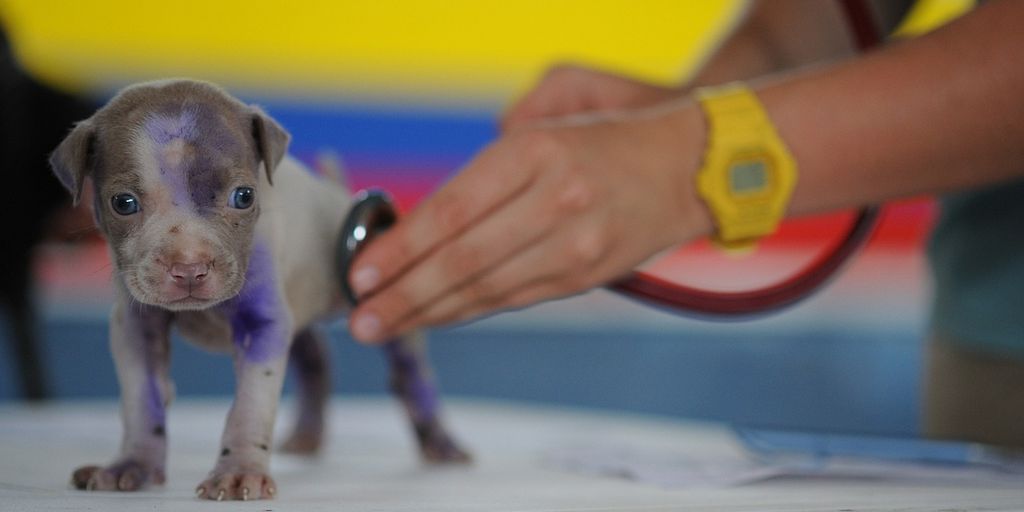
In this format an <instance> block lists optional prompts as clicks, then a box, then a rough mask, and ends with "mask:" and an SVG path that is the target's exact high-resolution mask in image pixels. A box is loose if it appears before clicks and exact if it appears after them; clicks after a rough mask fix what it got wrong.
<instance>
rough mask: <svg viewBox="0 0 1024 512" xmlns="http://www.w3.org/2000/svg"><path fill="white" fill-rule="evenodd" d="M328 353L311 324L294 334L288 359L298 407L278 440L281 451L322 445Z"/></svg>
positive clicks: (308, 451) (308, 452)
mask: <svg viewBox="0 0 1024 512" xmlns="http://www.w3.org/2000/svg"><path fill="white" fill-rule="evenodd" d="M328 356H329V353H328V349H327V343H326V341H325V340H324V337H323V334H322V333H321V332H320V331H319V330H317V329H316V328H315V327H307V328H305V329H303V330H302V331H299V333H298V334H296V335H295V341H293V342H292V346H291V349H290V359H289V360H290V363H291V367H292V369H293V370H294V371H295V377H296V384H297V386H298V390H297V394H298V409H299V410H298V414H297V415H296V420H295V426H294V427H293V428H292V433H291V434H290V435H289V436H288V438H287V439H286V440H285V442H284V443H282V444H281V447H280V449H281V451H284V452H286V453H293V454H297V455H314V454H316V453H317V452H319V451H320V447H321V446H322V445H323V433H324V430H325V428H324V426H325V416H324V415H325V411H326V407H327V400H328V399H329V398H330V396H331V375H330V361H329V357H328Z"/></svg>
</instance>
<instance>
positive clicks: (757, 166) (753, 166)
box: [729, 158, 769, 196]
mask: <svg viewBox="0 0 1024 512" xmlns="http://www.w3.org/2000/svg"><path fill="white" fill-rule="evenodd" d="M768 172H769V170H768V161H767V160H765V159H763V158H762V159H757V160H742V161H739V162H734V163H733V164H731V165H730V166H729V191H730V192H732V193H733V194H735V195H738V196H749V195H752V194H757V193H759V192H763V191H764V190H765V189H766V188H767V187H768Z"/></svg>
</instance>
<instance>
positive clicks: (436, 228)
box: [349, 144, 541, 297]
mask: <svg viewBox="0 0 1024 512" xmlns="http://www.w3.org/2000/svg"><path fill="white" fill-rule="evenodd" d="M534 146H537V145H536V144H533V145H531V144H519V145H518V147H521V148H522V151H520V152H512V153H511V154H510V152H509V151H508V150H507V149H505V148H504V147H502V146H499V145H496V146H491V147H489V148H487V149H485V150H484V151H483V152H482V153H481V154H480V155H479V156H478V157H477V158H476V159H475V160H474V161H473V162H471V163H470V164H469V165H468V166H467V167H466V168H465V169H464V170H463V171H462V172H461V173H459V174H458V175H457V176H456V177H455V178H453V179H452V180H451V181H450V182H449V183H447V184H446V185H445V186H443V187H442V188H441V189H440V190H439V191H438V192H437V193H435V194H434V195H433V196H432V197H430V198H429V199H427V200H426V201H424V203H423V204H421V205H420V206H419V207H418V208H417V209H416V210H415V211H414V212H413V213H411V214H410V215H409V216H408V217H407V218H405V219H403V220H402V221H401V222H399V223H398V224H396V225H395V227H394V228H392V229H391V230H390V231H388V232H385V233H383V234H382V235H380V236H379V237H378V238H377V239H375V240H374V241H373V242H372V243H370V244H369V245H368V246H367V247H366V248H365V250H363V251H362V253H361V254H360V255H359V256H358V257H357V258H356V260H355V262H354V264H353V266H352V273H351V274H350V276H349V278H350V282H351V283H352V286H353V288H354V289H355V292H356V294H357V295H359V296H360V297H364V296H367V295H370V294H372V293H374V292H375V291H376V290H378V289H380V288H381V287H383V286H386V285H388V284H389V283H390V282H391V281H393V280H394V279H395V278H396V277H398V276H399V275H401V274H402V273H403V272H405V271H406V269H408V268H409V267H410V266H411V265H413V264H414V263H415V262H418V261H420V260H423V259H424V258H425V257H427V256H428V255H429V254H430V252H431V251H433V250H434V248H435V247H437V246H438V244H441V243H443V242H445V241H447V240H449V239H451V238H453V237H455V236H457V235H459V234H460V233H462V232H464V231H465V230H466V229H468V228H469V227H470V226H472V225H474V224H475V223H477V222H478V221H479V220H480V219H481V218H483V217H486V216H487V215H489V214H490V213H491V212H493V211H494V210H496V209H498V208H501V207H502V206H503V205H504V204H506V203H507V202H509V201H510V200H511V199H513V198H514V197H516V196H517V195H519V194H521V193H522V192H523V190H524V189H525V188H526V187H527V186H528V185H529V184H530V182H531V180H532V179H533V169H532V164H531V162H532V161H536V160H537V157H534V156H533V155H532V153H534V152H538V153H539V152H540V151H541V150H540V149H536V150H534V149H531V148H533V147H534Z"/></svg>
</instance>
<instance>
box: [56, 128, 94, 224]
mask: <svg viewBox="0 0 1024 512" xmlns="http://www.w3.org/2000/svg"><path fill="white" fill-rule="evenodd" d="M95 145H96V129H95V127H94V126H93V124H92V122H91V121H89V120H88V119H86V120H85V121H81V122H79V123H78V124H76V125H75V128H74V129H73V130H71V133H69V134H68V136H67V137H65V138H64V140H63V141H62V142H61V143H60V145H59V146H57V149H56V150H54V152H53V153H52V154H51V155H50V167H51V168H52V169H53V173H54V174H55V175H56V176H57V179H58V180H60V183H61V184H62V185H64V188H66V189H68V192H70V193H71V197H72V200H73V201H74V204H76V205H77V204H78V200H79V199H81V197H82V185H83V183H84V182H85V177H86V176H87V175H88V174H89V173H91V172H92V166H93V163H94V162H93V160H94V158H93V153H94V150H95Z"/></svg>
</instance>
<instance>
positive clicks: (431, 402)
mask: <svg viewBox="0 0 1024 512" xmlns="http://www.w3.org/2000/svg"><path fill="white" fill-rule="evenodd" d="M287 142H288V136H287V134H286V133H285V132H284V131H283V129H282V128H280V127H279V126H277V124H276V123H275V122H274V121H273V120H272V119H270V118H269V117H268V116H266V114H264V113H263V112H262V111H260V110H259V109H257V108H255V107H251V106H248V105H244V104H242V103H240V102H238V101H237V100H235V99H233V98H231V97H230V96H228V95H227V94H226V93H225V92H223V91H221V90H220V89H218V88H216V87H214V86H212V85H210V84H204V83H199V82H190V81H173V82H153V83H146V84H140V85H136V86H132V87H129V88H127V89H126V90H124V91H122V92H121V93H119V94H118V95H117V96H116V97H115V98H114V99H112V100H111V102H110V103H109V104H108V105H107V106H105V107H103V108H102V109H100V111H98V112H97V113H96V114H95V115H94V116H93V117H91V118H90V119H88V120H86V121H83V122H81V123H79V124H78V125H77V126H76V127H75V129H74V130H73V131H72V132H71V134H70V135H69V136H68V137H67V138H66V139H65V141H64V142H62V143H61V145H60V146H59V147H58V149H57V150H56V151H55V152H54V155H53V157H52V159H51V163H52V164H53V167H54V171H55V173H56V174H57V177H58V178H59V179H60V180H61V182H62V183H63V184H64V185H65V186H66V187H67V188H68V189H69V190H70V191H71V192H72V194H74V195H75V197H76V198H77V197H78V195H79V194H80V192H81V189H82V186H83V182H84V180H85V179H86V178H91V180H92V183H93V187H94V192H95V193H94V196H95V197H96V198H97V199H96V202H95V204H94V213H95V216H96V220H97V223H98V224H99V226H100V230H101V231H102V232H103V234H104V235H105V236H106V238H107V241H108V244H109V247H110V252H111V254H112V256H113V260H114V264H115V268H116V272H115V274H114V282H115V286H116V290H117V293H116V303H115V307H114V311H113V314H112V315H111V322H110V325H111V328H110V342H111V343H110V344H111V351H112V353H113V356H114V361H115V364H116V367H117V373H118V381H119V383H120V387H121V403H122V420H123V424H124V437H123V442H122V447H121V451H120V453H119V455H118V456H117V457H116V458H115V459H114V461H113V462H112V463H110V464H108V465H105V466H95V465H90V466H84V467H81V468H79V469H77V470H76V471H75V472H74V473H73V475H72V483H73V485H74V486H75V487H77V488H79V489H86V490H110V491H113V490H117V491H134V490H138V489H142V488H145V487H146V486H147V485H150V484H161V483H163V482H164V479H165V465H166V458H167V431H166V416H167V407H168V405H169V404H170V402H171V400H172V398H173V385H172V383H171V381H170V378H169V375H168V368H167V365H168V353H169V332H170V329H171V327H172V325H173V326H174V327H176V328H177V330H178V331H179V332H180V333H181V334H182V336H183V337H185V338H186V339H187V340H189V341H191V342H193V343H195V344H197V345H200V346H202V347H204V348H207V349H210V350H212V351H216V352H222V353H227V354H230V355H231V357H232V359H233V361H234V369H235V376H236V390H235V400H234V402H233V403H232V406H231V410H230V411H229V413H228V417H227V421H226V424H225V426H224V431H223V434H222V436H221V445H220V449H219V451H218V454H217V457H216V463H215V464H214V467H213V469H212V470H211V471H210V473H209V474H208V475H207V477H206V478H205V479H204V480H202V481H201V482H200V484H199V486H198V487H197V488H196V494H197V496H199V497H200V498H205V499H212V500H218V501H220V500H225V499H240V500H248V499H258V498H263V499H266V498H272V497H274V496H275V495H276V493H277V488H276V485H275V483H274V480H273V478H271V476H270V474H269V461H270V447H271V446H272V441H273V433H274V420H275V418H276V416H277V406H278V400H279V397H280V394H281V388H282V385H283V382H284V378H285V371H286V368H287V365H288V362H289V358H290V357H291V358H293V362H294V366H293V367H294V368H295V369H296V370H297V371H298V372H299V376H298V380H299V382H300V386H299V391H300V400H299V403H300V412H299V420H298V422H297V424H296V427H295V429H294V431H293V433H292V435H291V437H290V438H289V439H288V440H287V441H286V442H285V444H284V446H285V448H287V449H289V450H290V451H293V452H296V453H305V454H312V453H315V452H316V451H317V450H318V449H319V448H320V446H321V442H322V433H323V430H324V423H323V421H324V416H325V415H324V407H325V405H326V402H327V398H328V396H329V382H330V381H329V377H328V376H327V364H326V363H327V361H326V360H325V359H324V357H323V356H324V353H325V351H324V350H323V346H322V345H323V343H322V342H320V341H319V340H318V339H317V338H316V334H315V332H314V329H315V327H314V325H313V324H315V323H316V322H317V321H318V320H321V319H323V318H327V317H330V316H334V315H338V314H342V313H344V312H345V311H346V309H347V306H346V305H345V303H344V302H343V300H342V298H341V297H342V296H341V291H340V287H339V286H338V285H337V284H336V283H337V282H338V280H337V279H336V276H335V271H334V268H333V264H334V261H335V258H334V239H335V237H336V236H337V233H338V231H339V230H340V228H341V222H342V219H343V217H344V213H345V211H346V210H347V209H348V208H349V206H350V203H351V200H350V198H349V196H348V194H347V192H346V191H345V190H344V189H343V188H341V187H339V186H331V185H330V184H328V183H324V182H321V181H318V180H316V179H315V178H313V177H312V175H311V173H309V172H308V171H307V170H305V169H303V168H301V167H300V166H299V164H298V163H297V162H296V161H294V160H292V159H290V158H286V157H285V155H284V153H285V149H286V146H287ZM272 176H276V177H275V178H273V179H274V180H275V182H276V185H274V186H273V187H272V186H271V185H272V183H271V180H272ZM239 187H251V188H253V189H254V191H255V192H254V193H255V196H254V197H255V199H254V201H253V203H252V204H251V205H247V206H244V207H243V206H238V205H237V203H235V202H233V201H234V200H233V199H232V198H233V197H234V196H233V191H236V190H237V189H238V188H239ZM127 193H130V194H132V195H133V197H135V198H136V199H137V202H138V204H139V205H140V206H139V209H138V211H136V212H134V213H124V212H119V211H118V210H117V209H116V208H115V207H114V204H115V203H116V202H117V201H116V198H117V197H119V196H121V195H122V194H127ZM295 247H301V248H303V250H286V249H287V248H295ZM422 343H423V342H422V340H421V338H420V336H418V335H415V334H409V335H407V336H403V337H399V338H396V339H394V340H392V341H391V343H389V344H388V345H386V347H387V350H386V353H387V356H388V361H389V363H390V366H391V373H392V381H394V382H399V383H404V384H403V385H399V386H396V388H395V394H396V395H397V397H398V398H399V399H400V400H401V401H402V402H403V404H405V405H406V407H407V410H408V412H409V418H410V422H411V423H412V427H413V430H414V432H415V433H416V434H417V440H418V441H419V444H420V451H421V454H422V455H423V457H424V458H425V459H426V460H428V461H433V462H465V461H468V460H469V457H468V455H466V453H465V452H463V451H462V450H461V449H459V448H458V446H457V445H456V443H455V442H454V441H453V440H452V439H451V437H450V436H449V435H448V434H447V432H446V430H445V429H444V428H443V427H442V425H441V423H440V419H439V411H438V410H437V409H438V397H437V388H436V386H434V385H433V382H432V381H431V378H430V377H431V372H430V368H429V364H428V362H427V360H426V354H425V352H424V351H423V350H422ZM421 432H427V433H429V435H423V434H421Z"/></svg>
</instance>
